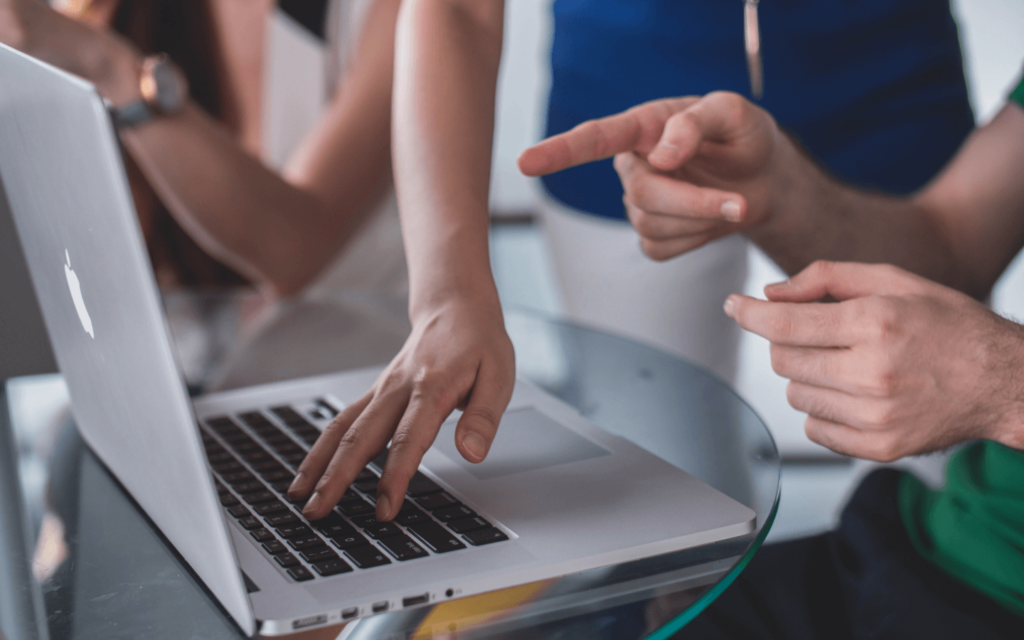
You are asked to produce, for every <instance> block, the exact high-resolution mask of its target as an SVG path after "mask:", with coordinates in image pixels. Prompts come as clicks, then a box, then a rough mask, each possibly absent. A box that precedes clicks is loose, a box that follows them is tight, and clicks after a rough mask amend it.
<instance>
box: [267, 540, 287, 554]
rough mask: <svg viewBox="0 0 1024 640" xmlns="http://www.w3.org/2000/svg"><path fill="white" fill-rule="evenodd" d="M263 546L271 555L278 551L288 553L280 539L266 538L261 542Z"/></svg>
mask: <svg viewBox="0 0 1024 640" xmlns="http://www.w3.org/2000/svg"><path fill="white" fill-rule="evenodd" d="M263 548H264V549H266V550H267V553H269V554H270V555H272V556H276V555H277V554H279V553H288V548H287V547H286V546H284V544H283V543H282V542H281V541H280V540H268V541H266V542H264V543H263ZM289 555H290V554H289Z"/></svg>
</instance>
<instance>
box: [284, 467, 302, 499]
mask: <svg viewBox="0 0 1024 640" xmlns="http://www.w3.org/2000/svg"><path fill="white" fill-rule="evenodd" d="M305 479H306V474H304V473H302V472H301V471H300V472H299V473H298V474H297V475H296V476H295V479H294V480H292V483H291V484H290V485H288V497H289V498H291V497H293V496H292V494H293V493H295V492H296V491H298V490H299V485H301V484H302V481H303V480H305Z"/></svg>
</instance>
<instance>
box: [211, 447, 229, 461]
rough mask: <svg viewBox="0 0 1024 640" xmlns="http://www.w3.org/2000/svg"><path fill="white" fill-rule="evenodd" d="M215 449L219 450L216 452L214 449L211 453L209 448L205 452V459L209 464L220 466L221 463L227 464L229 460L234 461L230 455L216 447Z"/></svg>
mask: <svg viewBox="0 0 1024 640" xmlns="http://www.w3.org/2000/svg"><path fill="white" fill-rule="evenodd" d="M217 449H220V450H219V451H217V450H216V449H215V450H213V451H211V450H210V449H209V448H208V449H207V450H206V459H207V460H209V461H210V464H220V463H222V462H228V461H230V460H234V459H235V456H233V455H231V454H230V453H228V452H227V451H225V450H223V449H221V448H220V447H217Z"/></svg>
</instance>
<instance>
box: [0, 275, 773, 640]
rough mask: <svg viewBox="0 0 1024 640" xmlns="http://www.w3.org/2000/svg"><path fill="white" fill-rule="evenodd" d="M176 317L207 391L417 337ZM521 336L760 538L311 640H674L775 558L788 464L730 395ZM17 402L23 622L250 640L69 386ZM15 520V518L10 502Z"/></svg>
mask: <svg viewBox="0 0 1024 640" xmlns="http://www.w3.org/2000/svg"><path fill="white" fill-rule="evenodd" d="M167 308H168V312H169V316H170V321H171V327H172V329H173V332H174V334H175V337H176V339H177V344H178V348H179V351H180V354H181V362H182V366H183V369H184V372H185V375H186V378H187V380H188V382H189V384H190V386H192V387H193V388H195V389H196V390H199V389H210V388H217V389H223V388H230V387H237V386H242V385H247V384H256V383H261V382H270V381H275V380H280V379H285V378H292V377H296V376H299V375H316V374H319V373H325V372H329V371H334V370H337V369H346V368H355V367H359V366H366V365H369V364H380V363H384V362H386V361H387V360H388V359H389V358H390V356H391V355H392V354H393V353H395V352H396V351H397V349H398V348H399V347H400V346H401V343H402V340H403V339H404V335H405V331H407V324H406V323H405V321H404V320H401V318H403V317H404V309H403V307H402V305H401V304H397V305H395V304H390V303H388V302H387V301H385V302H381V301H372V300H363V299H359V298H358V297H352V298H347V299H344V300H330V301H316V302H314V301H306V302H301V303H290V304H287V305H276V306H273V307H266V306H265V305H262V304H261V303H260V302H259V301H258V300H257V299H255V298H253V297H252V296H244V295H243V296H223V295H221V296H208V295H207V296H197V295H191V296H184V297H183V296H176V297H174V296H172V297H170V298H168V300H167ZM506 324H507V328H508V331H509V334H510V336H511V337H512V340H513V343H514V344H515V348H516V363H517V367H518V373H519V376H520V377H522V378H525V379H526V380H528V381H530V382H533V383H534V384H536V385H537V386H540V387H541V388H543V389H544V390H546V391H548V392H549V393H551V394H553V395H554V396H556V397H558V398H559V399H561V400H562V401H564V402H566V403H568V404H570V405H572V406H573V407H575V408H576V409H577V410H578V411H579V412H580V413H581V414H583V415H584V416H585V417H587V418H589V419H590V420H591V421H593V422H594V423H596V424H597V425H599V426H600V427H602V428H604V429H605V430H607V431H610V432H612V433H614V434H616V435H618V436H621V437H623V438H626V439H628V440H630V441H632V442H633V443H635V444H637V445H639V446H640V447H642V448H644V449H646V450H648V451H649V452H651V453H653V454H655V455H657V456H659V457H660V458H662V459H663V460H665V461H667V462H669V463H670V464H673V465H675V466H677V467H678V468H680V469H682V470H684V471H686V472H688V473H690V474H691V475H693V476H695V477H697V478H699V479H700V480H702V481H703V482H705V483H706V484H708V485H710V486H711V487H714V488H715V489H717V490H719V491H721V492H722V493H724V494H726V495H728V496H729V497H731V498H733V499H734V500H736V501H738V502H740V503H742V504H744V505H747V506H748V507H750V508H751V509H752V510H753V511H754V512H755V514H756V522H755V528H754V530H753V531H752V532H750V533H749V534H747V535H745V536H742V537H739V538H732V539H729V540H724V541H721V542H717V543H713V544H708V545H704V546H700V547H696V548H690V549H687V550H684V551H678V552H673V553H668V554H664V555H659V556H654V557H649V558H644V559H642V560H637V561H632V562H628V563H625V564H619V565H615V566H607V567H602V568H599V569H593V570H589V571H585V572H581V573H575V574H571V575H566V576H562V577H559V578H556V579H551V580H545V581H542V582H536V583H532V584H526V585H520V586H516V587H512V588H509V589H503V590H500V591H496V592H491V593H486V594H482V595H478V596H473V597H468V598H462V599H456V600H452V601H448V602H444V603H441V604H438V605H435V606H433V607H421V608H418V609H410V610H408V611H400V612H394V613H389V614H384V615H378V616H375V617H372V618H368V619H364V620H360V621H358V622H357V623H354V624H349V625H348V626H347V627H346V628H344V629H342V628H340V627H334V628H330V629H322V630H318V631H315V632H312V633H311V634H306V635H303V637H309V638H313V637H315V638H324V639H326V638H334V637H341V638H346V639H349V640H357V639H363V638H366V639H369V638H435V637H436V638H440V637H454V636H457V637H458V638H504V637H508V638H512V637H514V638H517V639H521V638H524V637H525V638H565V637H572V638H575V637H587V638H609V639H611V638H614V639H616V640H619V639H624V638H659V639H660V638H667V637H669V636H670V635H672V634H673V633H674V632H675V631H677V630H678V629H680V628H681V627H682V626H684V625H685V624H686V623H687V622H688V621H689V620H691V619H692V618H693V617H694V616H696V615H697V614H698V613H699V612H700V611H701V610H703V609H704V608H705V607H706V606H707V605H708V604H709V603H710V602H712V601H713V600H714V599H715V598H716V597H717V596H718V594H720V593H721V592H722V591H723V590H724V589H725V588H726V587H727V586H728V585H729V584H730V583H731V582H732V581H733V580H734V579H735V577H736V576H737V575H739V573H740V572H741V571H742V570H743V568H744V567H745V566H746V564H747V563H748V562H749V560H750V559H751V557H752V556H753V554H754V553H755V552H756V551H757V549H758V548H759V547H760V545H761V543H762V542H763V540H764V538H765V536H766V535H767V533H768V530H769V528H770V526H771V523H772V519H773V517H774V514H775V511H776V508H777V506H778V497H779V477H780V468H781V467H780V459H779V455H778V451H777V449H776V447H775V444H774V442H773V440H772V438H771V435H770V434H769V432H768V429H767V428H766V426H765V425H764V423H763V422H762V421H761V419H760V418H759V417H758V416H757V414H756V413H755V412H754V411H753V410H752V409H751V408H750V407H749V406H748V405H747V404H746V403H745V402H744V401H743V400H742V399H741V398H740V397H739V396H737V395H736V393H735V391H733V389H732V388H731V387H730V386H729V385H728V384H726V383H724V382H723V381H721V380H719V379H718V378H716V377H715V376H714V375H713V374H712V373H710V372H708V371H707V370H705V369H703V368H701V367H698V366H696V365H693V364H690V363H688V362H686V361H684V360H681V359H678V358H675V357H672V356H669V355H667V354H665V353H662V352H660V351H658V350H656V349H653V348H650V347H646V346H643V345H640V344H637V343H636V342H632V341H629V340H625V339H621V338H617V337H613V336H610V335H607V334H604V333H601V332H598V331H592V330H588V329H584V328H581V327H578V326H575V325H572V324H569V323H565V322H560V321H557V320H552V319H548V318H544V317H540V316H537V315H533V314H530V313H528V312H518V311H513V312H509V313H508V314H507V316H506ZM3 398H4V399H5V400H6V403H7V405H8V411H3V412H0V414H2V418H0V420H7V418H8V415H9V416H10V420H9V421H8V424H0V427H4V428H6V427H7V426H8V425H9V426H10V427H12V429H11V431H12V432H13V433H14V434H15V435H16V437H17V445H18V446H17V449H16V450H17V452H18V462H19V463H20V469H21V474H20V476H21V478H22V484H23V485H24V489H25V494H26V495H27V501H26V502H27V505H28V508H27V510H26V511H25V512H24V513H21V514H17V515H19V516H20V517H22V518H24V519H26V520H27V523H26V524H27V531H28V532H29V534H28V536H27V539H28V540H30V541H31V542H30V543H29V544H28V552H27V557H28V559H29V560H30V561H31V571H32V573H33V574H34V576H35V578H36V579H37V580H38V584H37V585H36V586H25V587H24V590H26V591H35V593H34V594H31V595H32V597H28V596H26V597H22V598H20V599H18V603H21V604H24V603H28V604H29V605H32V604H33V603H36V608H37V609H39V608H41V609H42V613H41V614H40V612H39V611H36V612H34V613H33V612H23V614H24V616H28V617H32V616H36V617H37V619H42V618H38V616H40V615H42V616H44V617H45V620H46V623H45V625H44V626H45V627H46V628H47V629H48V630H49V632H50V633H49V636H50V637H52V638H104V639H107V638H121V637H124V638H137V637H143V636H145V637H193V636H195V637H205V638H238V637H242V633H241V631H240V630H239V629H238V627H237V626H235V625H234V624H233V623H232V622H231V620H230V618H229V617H228V616H227V615H226V614H225V613H224V611H223V610H222V609H221V608H220V606H219V605H218V604H217V603H216V601H215V600H214V599H213V598H212V597H211V596H210V595H209V593H208V592H207V591H206V589H205V588H204V586H203V585H202V583H201V582H200V581H199V580H198V579H197V578H196V577H195V576H194V575H193V574H192V573H191V571H190V570H189V569H188V566H187V564H186V563H185V562H184V561H183V560H182V559H181V558H180V557H179V556H178V555H177V554H176V553H175V552H174V549H173V548H172V547H170V545H168V544H167V543H166V541H165V540H164V539H163V538H162V537H161V535H160V533H159V531H158V530H157V529H156V528H155V527H153V525H152V524H151V523H150V521H149V520H148V519H147V518H146V516H145V515H144V514H143V513H142V512H141V511H140V510H139V509H138V508H137V507H136V506H135V504H134V503H133V502H132V500H131V498H130V497H129V496H128V495H127V494H126V493H125V492H124V490H123V489H122V488H121V487H120V485H118V484H117V483H116V481H114V480H113V478H112V477H111V476H110V475H109V473H107V472H106V470H105V468H104V467H103V465H102V464H101V463H100V462H99V461H98V460H97V459H96V458H95V456H93V454H92V453H91V452H90V451H89V449H88V448H87V447H86V446H85V445H84V444H83V443H82V441H81V439H80V438H79V437H78V436H77V434H76V432H75V431H74V428H73V426H72V425H70V421H69V419H68V413H67V396H66V391H64V390H63V387H62V384H61V382H60V380H59V378H57V377H55V376H49V377H42V378H25V379H19V380H15V381H12V382H10V383H8V385H7V387H6V390H5V392H4V395H3ZM0 462H4V461H0ZM0 508H3V509H4V511H5V513H4V516H5V518H8V520H9V519H10V518H9V516H11V515H12V514H11V513H10V511H11V509H10V500H2V501H0ZM15 511H16V509H15ZM0 538H3V536H0ZM8 558H9V559H8V566H7V567H6V568H4V571H5V572H7V574H8V575H15V574H17V571H16V569H17V568H16V567H13V565H14V563H15V562H16V559H12V558H13V556H8ZM12 567H13V568H12ZM18 603H15V604H18ZM0 604H4V603H0ZM26 624H27V627H31V626H32V625H31V624H28V623H26ZM339 634H340V636H339Z"/></svg>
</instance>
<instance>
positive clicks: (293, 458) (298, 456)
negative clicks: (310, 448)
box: [281, 451, 306, 468]
mask: <svg viewBox="0 0 1024 640" xmlns="http://www.w3.org/2000/svg"><path fill="white" fill-rule="evenodd" d="M281 459H282V460H284V461H285V462H287V463H288V464H290V465H292V466H293V467H296V468H298V466H299V465H300V464H302V461H303V460H305V459H306V452H305V451H299V452H297V453H289V454H288V455H283V456H281Z"/></svg>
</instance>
